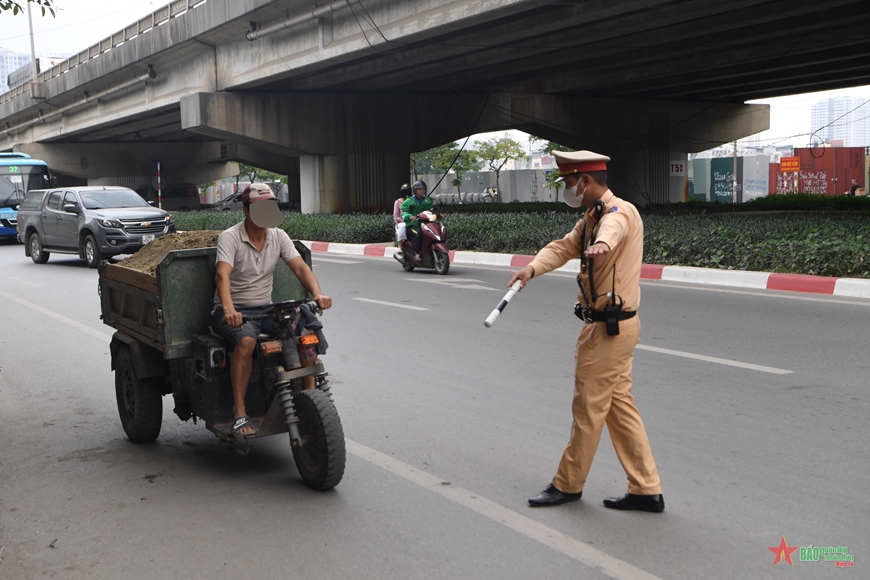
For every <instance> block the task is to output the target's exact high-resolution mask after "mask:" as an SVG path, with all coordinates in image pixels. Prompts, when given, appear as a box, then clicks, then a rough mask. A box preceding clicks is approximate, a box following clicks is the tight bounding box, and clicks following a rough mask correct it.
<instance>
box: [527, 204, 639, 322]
mask: <svg viewBox="0 0 870 580" xmlns="http://www.w3.org/2000/svg"><path fill="white" fill-rule="evenodd" d="M601 201H603V202H604V211H603V212H602V213H601V219H600V220H599V219H596V217H595V210H594V209H593V210H587V211H586V214H585V215H584V216H583V219H581V220H580V221H579V222H577V224H576V225H575V226H574V229H573V230H571V231H570V232H568V234H567V235H566V236H565V237H564V238H562V239H561V240H555V241H552V242H550V243H549V244H547V246H546V247H544V248H543V249H542V250H541V251H540V252H538V254H537V255H536V256H535V258H534V260H532V262H531V266H532V267H533V268H534V269H535V276H540V275H542V274H545V273H547V272H550V271H552V270H555V269H556V268H559V267H561V266H564V265H565V264H566V263H568V261H569V260H572V259H574V258H578V257H580V258H581V259H582V261H583V264H584V265H587V266H588V261H587V258H586V257H584V256H581V252H582V249H583V248H584V247H586V248H588V247H589V246H590V245H591V244H590V240H589V238H591V237H592V235H593V233H594V234H595V242H604V243H605V244H607V245H608V246H609V247H610V252H609V253H607V254H604V255H603V256H595V257H594V258H593V260H592V261H593V272H592V276H593V279H594V280H595V292H596V294H598V298H597V299H595V300H593V304H592V306H593V308H594V309H595V310H602V309H603V308H604V306H605V305H606V304H607V303H608V302H609V301H610V299H609V298H607V293H608V292H610V291H611V290H612V289H613V288H614V266H615V267H616V284H615V288H616V293H617V294H618V295H619V296H621V297H622V299H623V301H624V302H623V310H624V311H626V312H631V311H636V310H637V309H638V307H639V306H640V268H641V263H642V260H643V221H642V220H641V219H640V214H639V213H638V211H637V208H636V207H634V205H633V204H631V203H629V202H627V201H625V200H624V199H620V198H618V197H616V196H615V195H613V192H612V191H610V190H609V189H608V190H607V192H606V193H605V194H604V195H603V196H602V197H601ZM584 223H586V224H587V226H586V238H587V240H586V244H585V245H584V244H583V224H584ZM582 270H583V271H581V276H582V279H583V288H584V289H585V292H586V294H587V296H588V295H589V292H590V290H589V268H588V267H585V268H583V269H582ZM578 300H579V301H580V303H581V304H583V305H587V306H588V299H587V298H586V297H584V296H583V294H582V293H581V294H580V295H578ZM617 303H618V299H617Z"/></svg>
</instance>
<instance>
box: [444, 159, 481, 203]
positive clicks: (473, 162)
mask: <svg viewBox="0 0 870 580" xmlns="http://www.w3.org/2000/svg"><path fill="white" fill-rule="evenodd" d="M453 156H454V157H456V154H455V153H454V155H453ZM480 167H481V163H480V156H479V155H478V153H477V151H475V150H474V149H471V150H468V149H463V150H462V152H461V153H459V156H458V157H456V162H455V163H454V164H453V172H454V173H456V179H454V180H452V181H451V182H450V184H451V185H453V186H454V187H455V188H456V193H462V191H460V189H459V186H461V185H462V176H463V175H465V174H466V173H468V172H469V171H477V170H478V169H480Z"/></svg>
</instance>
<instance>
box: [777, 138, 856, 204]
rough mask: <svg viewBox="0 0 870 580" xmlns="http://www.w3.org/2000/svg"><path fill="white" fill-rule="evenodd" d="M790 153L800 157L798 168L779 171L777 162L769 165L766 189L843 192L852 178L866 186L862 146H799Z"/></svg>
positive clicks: (780, 191)
mask: <svg viewBox="0 0 870 580" xmlns="http://www.w3.org/2000/svg"><path fill="white" fill-rule="evenodd" d="M794 155H795V157H799V158H800V171H798V172H791V171H789V172H782V171H780V167H779V164H778V163H772V164H771V165H770V193H793V192H795V191H797V192H800V193H815V194H819V195H843V194H844V193H846V192H847V191H849V189H850V187H851V185H852V180H853V179H855V180H857V181H858V185H859V186H860V187H866V186H867V156H866V155H865V153H864V147H814V148H802V149H800V148H799V149H795V151H794ZM795 178H796V179H795Z"/></svg>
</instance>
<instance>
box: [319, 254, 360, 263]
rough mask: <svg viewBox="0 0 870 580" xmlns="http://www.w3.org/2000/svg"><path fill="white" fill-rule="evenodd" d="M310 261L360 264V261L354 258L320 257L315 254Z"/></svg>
mask: <svg viewBox="0 0 870 580" xmlns="http://www.w3.org/2000/svg"><path fill="white" fill-rule="evenodd" d="M312 262H314V263H315V264H316V263H318V262H330V263H332V264H362V262H359V261H356V260H340V259H338V258H322V257H320V256H317V259H316V260H315V259H314V258H312Z"/></svg>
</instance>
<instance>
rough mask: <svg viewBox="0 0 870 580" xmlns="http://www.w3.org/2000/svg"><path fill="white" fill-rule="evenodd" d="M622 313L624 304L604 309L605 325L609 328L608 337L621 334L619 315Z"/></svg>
mask: <svg viewBox="0 0 870 580" xmlns="http://www.w3.org/2000/svg"><path fill="white" fill-rule="evenodd" d="M621 313H622V302H621V301H620V303H619V304H608V305H607V306H605V307H604V324H605V326H606V327H607V336H617V335H618V334H619V315H620V314H621Z"/></svg>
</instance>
